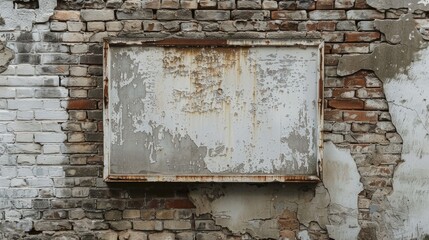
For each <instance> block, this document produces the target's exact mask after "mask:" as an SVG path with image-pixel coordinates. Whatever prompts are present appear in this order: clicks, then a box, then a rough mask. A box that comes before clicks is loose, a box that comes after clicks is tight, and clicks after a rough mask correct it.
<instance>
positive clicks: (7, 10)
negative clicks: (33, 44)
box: [0, 0, 57, 31]
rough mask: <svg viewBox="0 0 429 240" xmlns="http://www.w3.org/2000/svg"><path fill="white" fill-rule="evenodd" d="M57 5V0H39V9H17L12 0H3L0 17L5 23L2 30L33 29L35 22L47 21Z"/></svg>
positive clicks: (0, 28)
mask: <svg viewBox="0 0 429 240" xmlns="http://www.w3.org/2000/svg"><path fill="white" fill-rule="evenodd" d="M56 6H57V1H56V0H39V8H38V9H15V8H14V5H13V1H12V0H1V1H0V9H1V10H2V11H1V13H0V17H2V18H3V19H4V21H5V24H4V25H0V31H10V30H22V31H31V29H32V27H33V24H34V23H42V22H47V21H48V20H49V17H50V16H52V14H53V13H54V8H55V7H56Z"/></svg>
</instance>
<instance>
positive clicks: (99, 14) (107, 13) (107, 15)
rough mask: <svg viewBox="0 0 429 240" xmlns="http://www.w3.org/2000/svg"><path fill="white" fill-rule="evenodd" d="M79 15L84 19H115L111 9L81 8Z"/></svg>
mask: <svg viewBox="0 0 429 240" xmlns="http://www.w3.org/2000/svg"><path fill="white" fill-rule="evenodd" d="M80 16H81V18H82V19H83V20H84V21H110V20H114V19H115V14H114V12H113V10H93V9H83V10H81V13H80Z"/></svg>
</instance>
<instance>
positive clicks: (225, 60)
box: [106, 41, 320, 176]
mask: <svg viewBox="0 0 429 240" xmlns="http://www.w3.org/2000/svg"><path fill="white" fill-rule="evenodd" d="M232 44H233V45H235V44H237V42H234V41H232ZM109 51H110V60H108V61H109V63H108V64H111V65H110V67H109V69H110V70H109V71H110V74H107V75H108V77H109V83H110V86H108V88H109V93H108V97H109V101H108V104H109V107H108V108H109V115H108V116H107V117H109V118H110V119H109V125H108V128H109V129H110V133H109V134H110V138H108V139H110V140H109V141H107V143H108V144H109V145H110V146H109V148H108V149H107V151H106V152H109V158H110V164H111V165H110V166H111V171H110V173H112V174H122V175H124V174H156V173H160V174H166V175H174V174H179V175H180V174H190V175H210V174H219V173H221V174H225V175H230V174H252V175H313V176H314V175H317V162H318V160H317V159H318V151H319V149H318V146H319V144H318V141H319V134H318V121H319V117H320V115H319V102H320V101H319V99H318V98H319V96H318V92H319V90H318V81H319V74H318V67H319V61H320V59H319V58H320V55H319V47H318V45H316V46H315V47H314V46H313V47H311V46H308V47H307V48H305V49H303V48H298V47H294V46H288V47H275V46H268V47H264V46H261V47H257V48H252V47H216V48H213V47H211V48H204V47H193V48H189V47H188V48H185V47H180V48H173V47H154V46H146V47H141V46H130V47H127V48H123V47H121V46H117V47H115V46H112V47H111V48H110V50H109ZM303 80H307V81H303ZM106 122H107V121H106ZM124 154H126V155H124ZM124 159H126V160H127V161H126V164H124V162H123V160H124ZM143 169H145V170H144V171H143Z"/></svg>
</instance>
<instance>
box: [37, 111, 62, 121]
mask: <svg viewBox="0 0 429 240" xmlns="http://www.w3.org/2000/svg"><path fill="white" fill-rule="evenodd" d="M34 115H35V118H36V119H37V120H67V119H68V114H67V112H66V111H49V110H37V111H35V112H34Z"/></svg>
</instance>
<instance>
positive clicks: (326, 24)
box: [317, 21, 337, 31]
mask: <svg viewBox="0 0 429 240" xmlns="http://www.w3.org/2000/svg"><path fill="white" fill-rule="evenodd" d="M336 26H337V23H336V22H334V21H320V22H318V23H317V30H321V31H335V27H336Z"/></svg>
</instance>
